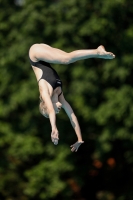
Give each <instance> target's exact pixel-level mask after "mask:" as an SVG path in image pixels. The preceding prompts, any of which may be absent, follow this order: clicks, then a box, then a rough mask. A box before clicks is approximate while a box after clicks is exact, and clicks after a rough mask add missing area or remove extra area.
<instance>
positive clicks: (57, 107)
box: [53, 102, 62, 114]
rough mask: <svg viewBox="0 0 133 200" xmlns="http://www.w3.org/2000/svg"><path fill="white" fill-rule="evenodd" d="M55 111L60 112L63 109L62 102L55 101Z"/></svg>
mask: <svg viewBox="0 0 133 200" xmlns="http://www.w3.org/2000/svg"><path fill="white" fill-rule="evenodd" d="M53 107H54V110H55V113H56V114H58V113H59V112H60V110H61V107H62V104H61V103H60V102H56V103H53Z"/></svg>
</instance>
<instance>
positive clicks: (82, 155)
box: [0, 0, 133, 200]
mask: <svg viewBox="0 0 133 200" xmlns="http://www.w3.org/2000/svg"><path fill="white" fill-rule="evenodd" d="M132 18H133V2H132V1H131V0H111V1H110V0H106V1H105V0H103V1H101V0H95V1H93V0H37V1H35V0H4V1H3V0H0V200H59V199H62V200H69V199H70V200H133V88H132V87H133V78H132V77H133V55H132V54H133V24H132V21H133V19H132ZM34 43H46V44H48V45H51V46H53V47H56V48H60V49H62V50H64V51H66V52H70V51H73V50H76V49H94V48H97V47H98V46H99V45H101V44H102V45H104V46H105V48H106V50H107V51H111V52H113V53H114V54H115V55H116V58H115V59H114V60H102V59H88V60H84V61H78V62H76V63H73V64H70V65H67V66H66V65H52V66H53V67H54V68H55V69H56V70H57V72H58V73H59V75H60V77H61V80H62V81H63V92H64V95H65V97H66V99H67V101H68V102H69V103H70V104H71V105H72V107H73V109H74V111H75V113H76V115H77V117H78V120H79V123H80V126H81V130H82V135H83V140H84V141H85V143H84V144H83V145H82V146H81V147H80V149H79V151H78V152H77V153H72V152H71V151H70V145H71V144H73V143H75V142H76V140H77V138H76V135H75V133H74V130H73V129H72V127H71V124H70V122H69V119H68V117H67V116H66V114H65V113H64V111H63V110H62V111H61V112H60V115H58V116H57V127H58V130H59V133H60V141H59V145H58V146H54V145H53V143H52V142H51V137H50V132H51V127H50V123H49V120H48V119H46V118H44V117H42V116H41V115H40V113H39V110H38V103H39V92H38V85H37V82H36V79H35V76H34V73H33V71H32V68H31V66H30V63H29V57H28V51H29V48H30V46H31V45H32V44H34Z"/></svg>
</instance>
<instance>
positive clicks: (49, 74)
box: [30, 59, 62, 96]
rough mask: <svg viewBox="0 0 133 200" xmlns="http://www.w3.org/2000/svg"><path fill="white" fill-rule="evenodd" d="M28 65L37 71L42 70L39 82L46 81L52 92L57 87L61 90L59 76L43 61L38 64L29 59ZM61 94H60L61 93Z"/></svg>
mask: <svg viewBox="0 0 133 200" xmlns="http://www.w3.org/2000/svg"><path fill="white" fill-rule="evenodd" d="M30 64H31V65H33V66H35V67H38V68H39V69H41V70H42V72H43V73H42V76H41V78H40V79H39V81H40V80H41V79H44V80H46V81H47V82H48V83H49V84H50V85H51V86H52V88H53V90H54V89H55V88H57V87H61V88H62V81H61V80H60V77H59V75H58V74H57V72H56V71H55V70H54V69H53V68H52V67H51V65H50V64H49V63H47V62H45V61H38V62H33V61H32V60H31V59H30ZM39 81H38V82H39ZM61 93H62V92H61ZM61 93H60V94H59V96H60V95H61Z"/></svg>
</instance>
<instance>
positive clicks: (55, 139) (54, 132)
mask: <svg viewBox="0 0 133 200" xmlns="http://www.w3.org/2000/svg"><path fill="white" fill-rule="evenodd" d="M51 140H52V142H53V143H54V145H57V144H58V140H59V132H58V130H57V128H55V129H53V130H52V132H51Z"/></svg>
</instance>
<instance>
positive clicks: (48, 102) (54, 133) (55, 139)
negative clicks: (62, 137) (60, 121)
mask: <svg viewBox="0 0 133 200" xmlns="http://www.w3.org/2000/svg"><path fill="white" fill-rule="evenodd" d="M39 90H40V94H41V97H42V100H43V102H44V103H45V106H46V108H47V113H48V115H49V120H50V124H51V129H52V132H51V140H52V142H53V143H54V144H55V145H57V144H58V140H59V137H58V135H59V133H58V130H57V127H56V114H55V110H54V108H53V104H52V101H51V98H50V95H49V93H48V90H47V87H44V83H43V80H42V81H40V84H39Z"/></svg>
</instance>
